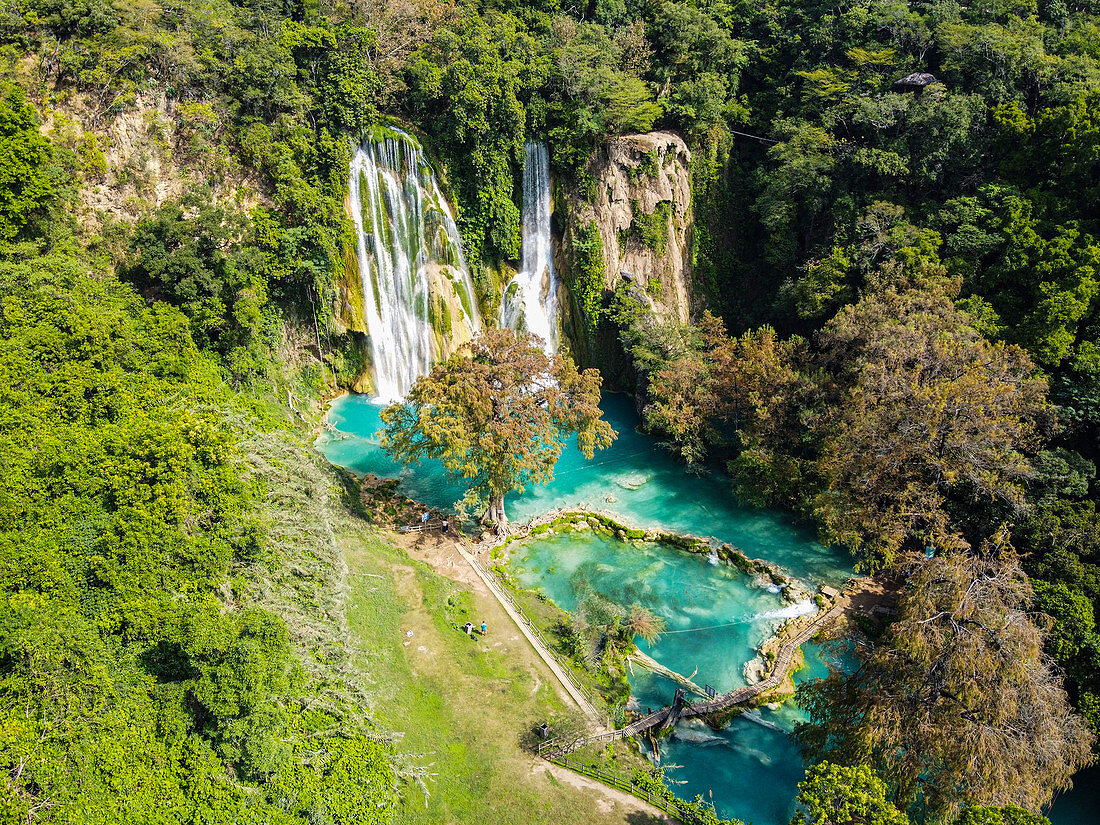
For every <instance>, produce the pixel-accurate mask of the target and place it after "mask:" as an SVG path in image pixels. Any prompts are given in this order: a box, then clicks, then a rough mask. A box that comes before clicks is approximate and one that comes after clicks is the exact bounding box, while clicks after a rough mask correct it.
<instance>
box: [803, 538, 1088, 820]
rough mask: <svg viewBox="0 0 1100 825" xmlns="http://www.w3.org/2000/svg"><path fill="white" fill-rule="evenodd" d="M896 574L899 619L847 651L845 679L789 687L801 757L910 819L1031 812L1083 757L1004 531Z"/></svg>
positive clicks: (1082, 739) (920, 559) (1075, 720)
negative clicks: (871, 777) (867, 769)
mask: <svg viewBox="0 0 1100 825" xmlns="http://www.w3.org/2000/svg"><path fill="white" fill-rule="evenodd" d="M897 569H898V571H899V572H900V573H902V574H904V575H905V576H906V585H905V588H904V589H903V591H902V594H901V600H900V604H899V609H900V615H899V617H898V621H896V622H894V623H893V624H891V625H890V626H889V627H888V628H887V629H886V631H885V633H884V634H883V635H882V637H881V638H880V639H879V640H878V641H877V643H876V644H874V645H873V646H872V645H868V644H866V643H861V642H857V643H856V644H854V645H852V646H851V647H850V648H846V649H847V650H849V652H850V653H851V654H852V655H853V656H854V658H855V659H856V661H857V664H858V667H857V668H856V670H855V671H854V672H853V673H851V674H849V675H844V674H841V673H839V672H838V673H834V674H832V675H830V676H829V677H828V678H827V679H823V680H817V681H815V682H812V683H810V684H808V685H805V686H803V687H801V688H799V693H798V702H799V704H801V705H802V706H803V707H805V708H806V710H807V711H808V712H809V716H810V720H811V722H810V724H808V725H803V726H800V728H799V730H798V735H799V736H800V738H801V740H802V743H803V746H804V748H805V750H806V752H807V753H808V755H809V756H810V757H811V758H814V759H828V760H830V761H832V762H836V763H839V764H849V765H859V764H870V765H871V766H872V767H873V768H874V769H875V770H876V771H877V772H878V773H879V775H880V776H882V777H883V778H884V779H885V780H886V782H887V784H888V785H889V786H890V790H891V796H892V798H893V801H894V802H896V803H897V804H898V805H899V806H900V807H903V808H907V809H908V810H909V811H910V812H911V813H913V815H914V819H915V821H918V822H925V823H943V822H950V821H953V820H954V818H955V817H956V815H958V813H959V812H960V810H961V809H962V808H963V807H965V806H966V805H968V804H969V805H995V806H1004V805H1015V806H1018V807H1021V808H1025V809H1028V810H1032V811H1037V810H1039V809H1040V808H1041V807H1042V806H1043V805H1046V804H1048V803H1049V802H1050V799H1051V796H1052V794H1053V792H1054V791H1056V790H1059V789H1063V788H1066V787H1068V786H1069V781H1070V776H1072V774H1073V773H1074V772H1075V771H1076V770H1078V769H1080V768H1081V767H1082V766H1084V765H1086V764H1088V763H1089V762H1090V761H1091V759H1092V757H1091V753H1090V746H1091V744H1092V741H1093V736H1092V734H1091V733H1090V732H1089V731H1088V729H1087V727H1086V725H1085V722H1084V720H1082V719H1081V717H1080V716H1078V715H1077V714H1075V713H1073V711H1072V708H1071V707H1070V705H1069V702H1068V700H1067V698H1066V694H1065V691H1064V690H1063V688H1062V682H1061V678H1060V676H1059V674H1058V673H1057V672H1056V670H1055V669H1054V667H1053V664H1052V662H1051V660H1050V657H1049V656H1048V655H1047V654H1046V653H1044V651H1043V640H1044V635H1045V634H1044V631H1043V628H1042V627H1041V624H1039V623H1037V622H1036V621H1035V617H1034V616H1033V615H1032V614H1030V613H1029V611H1030V608H1031V595H1032V594H1031V587H1030V585H1029V583H1028V580H1027V577H1026V576H1024V574H1023V572H1022V571H1021V569H1020V566H1019V559H1018V557H1017V555H1016V553H1015V552H1014V551H1013V549H1012V547H1011V545H1010V544H1009V542H1008V535H1007V531H1003V530H1002V531H1001V532H1000V533H999V534H998V535H996V536H995V537H993V538H992V539H990V540H989V541H987V542H986V543H985V544H984V545H983V546H982V547H981V548H979V549H977V550H972V551H968V552H960V551H956V552H948V553H946V554H944V555H942V556H937V557H936V558H934V559H931V560H928V559H925V558H924V556H923V554H920V555H916V556H914V557H913V558H910V559H907V560H906V562H905V563H903V564H901V565H899V566H898V568H897Z"/></svg>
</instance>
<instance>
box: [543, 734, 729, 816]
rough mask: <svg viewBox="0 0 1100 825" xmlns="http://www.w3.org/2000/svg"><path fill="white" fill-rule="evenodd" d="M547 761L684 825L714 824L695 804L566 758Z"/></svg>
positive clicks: (561, 757) (560, 757)
mask: <svg viewBox="0 0 1100 825" xmlns="http://www.w3.org/2000/svg"><path fill="white" fill-rule="evenodd" d="M613 733H622V731H613ZM548 761H550V762H553V763H554V764H555V765H561V766H562V767H563V768H568V769H569V770H571V771H574V772H576V773H579V774H583V775H584V776H587V777H589V778H590V779H595V780H596V781H597V782H603V783H604V784H605V785H610V786H611V787H613V788H618V789H619V790H620V791H624V792H626V793H628V794H630V795H631V796H633V797H636V798H637V799H641V800H642V801H643V802H648V803H649V804H650V805H652V806H653V807H654V808H658V809H660V810H662V811H664V812H665V813H666V814H668V815H669V816H674V817H676V819H678V820H680V821H681V822H683V823H684V825H708V823H711V824H712V823H713V822H714V820H713V819H709V818H703V817H701V816H699V815H698V814H697V813H696V812H695V811H694V810H692V805H694V804H696V803H690V802H685V801H684V800H682V799H677V798H676V797H672V798H669V797H667V796H663V795H662V794H655V793H653V792H652V791H651V790H649V789H648V788H644V787H642V786H641V785H638V784H636V783H634V782H630V781H628V780H626V779H623V778H622V777H620V776H615V775H614V774H611V773H608V772H607V771H604V770H601V769H600V768H597V767H594V766H592V765H586V764H584V763H583V762H578V761H577V760H575V759H570V758H569V757H568V756H559V757H555V758H552V759H549V760H548ZM715 818H717V817H715Z"/></svg>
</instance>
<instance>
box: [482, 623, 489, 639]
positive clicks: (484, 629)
mask: <svg viewBox="0 0 1100 825" xmlns="http://www.w3.org/2000/svg"><path fill="white" fill-rule="evenodd" d="M488 629H489V627H488V626H487V625H486V624H485V622H482V623H481V635H482V636H484V635H485V631H486V630H488Z"/></svg>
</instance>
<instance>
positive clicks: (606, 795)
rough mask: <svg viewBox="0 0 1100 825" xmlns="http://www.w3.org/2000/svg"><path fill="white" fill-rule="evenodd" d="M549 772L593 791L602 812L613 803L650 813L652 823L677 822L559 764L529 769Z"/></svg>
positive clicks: (597, 806)
mask: <svg viewBox="0 0 1100 825" xmlns="http://www.w3.org/2000/svg"><path fill="white" fill-rule="evenodd" d="M544 770H545V771H546V772H547V773H549V774H550V775H551V776H552V777H554V778H555V779H557V780H558V781H559V782H561V783H562V784H565V785H572V786H573V787H574V788H581V789H584V790H589V791H594V792H596V794H598V796H599V797H600V798H597V800H596V810H598V811H599V812H600V813H602V814H609V813H611V812H612V811H613V810H614V809H615V805H617V804H618V805H622V806H623V807H624V808H626V809H627V810H639V811H645V812H646V813H650V814H652V819H651V820H648V821H650V822H653V823H658V822H679V820H678V819H673V818H672V817H670V816H669V815H668V814H666V813H664V812H663V811H660V810H658V809H657V808H654V807H652V806H650V805H646V804H645V803H644V802H642V801H641V800H639V799H638V798H637V797H633V796H631V795H630V794H628V793H624V792H623V791H620V790H619V789H618V788H612V787H610V786H608V785H605V784H603V783H602V782H597V781H596V780H595V779H589V778H588V777H587V776H582V775H581V774H579V773H574V772H573V771H571V770H568V769H566V768H563V767H561V766H560V765H551V764H549V763H547V762H540V763H539V764H537V765H535V766H534V767H533V768H532V769H531V775H532V776H534V775H535V774H538V773H541V772H543V771H544Z"/></svg>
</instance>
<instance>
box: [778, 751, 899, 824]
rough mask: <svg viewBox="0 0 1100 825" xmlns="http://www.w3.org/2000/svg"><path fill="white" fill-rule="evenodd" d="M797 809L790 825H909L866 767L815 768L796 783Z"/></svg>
mask: <svg viewBox="0 0 1100 825" xmlns="http://www.w3.org/2000/svg"><path fill="white" fill-rule="evenodd" d="M798 806H799V811H798V812H797V813H796V814H795V815H794V818H793V819H791V825H849V823H857V822H858V823H860V825H909V818H908V817H907V816H906V815H905V814H903V813H902V812H901V811H899V810H898V809H897V808H895V807H894V805H893V804H892V803H891V802H889V801H888V800H887V799H886V783H885V782H883V781H882V780H881V779H879V778H878V777H877V776H875V774H874V772H873V771H872V770H871V769H870V768H869V767H867V766H866V765H858V766H856V767H853V768H849V767H845V766H843V765H834V764H832V763H830V762H822V763H821V764H819V765H814V766H813V767H812V768H810V769H809V770H808V771H806V780H805V781H804V782H799V783H798Z"/></svg>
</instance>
